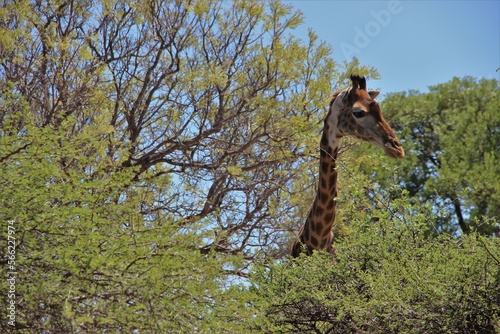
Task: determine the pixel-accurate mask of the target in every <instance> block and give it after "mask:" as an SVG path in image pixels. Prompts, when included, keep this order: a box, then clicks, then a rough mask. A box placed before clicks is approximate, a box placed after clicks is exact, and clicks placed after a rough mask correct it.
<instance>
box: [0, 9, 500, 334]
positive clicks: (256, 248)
mask: <svg viewBox="0 0 500 334" xmlns="http://www.w3.org/2000/svg"><path fill="white" fill-rule="evenodd" d="M301 22H302V18H301V15H300V13H296V12H294V11H293V10H292V8H291V7H290V6H286V5H284V4H282V3H280V2H279V1H234V2H232V3H228V2H222V1H216V0H214V1H196V2H188V1H145V2H141V3H132V2H129V1H121V0H110V1H108V0H106V1H99V2H97V3H96V2H87V1H79V2H62V3H60V2H56V1H45V2H36V1H31V2H30V1H4V2H3V3H2V5H1V8H0V164H1V174H0V185H1V186H2V192H1V195H0V198H1V203H2V205H1V206H0V222H1V224H2V225H1V226H2V227H4V226H5V225H6V223H7V222H9V221H13V222H14V224H15V226H16V233H15V238H16V255H15V257H16V259H15V271H16V273H17V274H16V275H17V276H16V298H15V300H16V329H17V330H19V331H21V332H43V333H95V332H120V333H121V332H125V333H127V332H134V333H163V332H175V333H248V332H252V331H253V332H286V331H289V330H302V329H303V330H309V329H313V328H316V329H318V330H319V331H327V330H328V329H329V328H330V327H331V326H333V325H335V326H337V325H338V326H339V327H335V328H336V329H335V330H337V329H338V330H339V331H341V330H344V329H346V330H347V329H352V330H356V328H358V329H359V330H366V331H373V332H377V331H379V332H380V331H383V330H387V331H389V332H390V331H393V332H396V331H397V330H400V329H401V330H403V329H405V328H409V327H405V326H410V325H409V324H410V322H411V320H412V319H417V320H418V321H417V322H416V323H415V324H414V325H412V326H414V327H412V328H425V327H423V325H422V322H425V323H426V324H429V326H430V327H429V328H430V329H432V330H433V329H434V328H437V327H433V326H441V327H440V328H444V329H446V330H448V329H449V331H451V332H453V331H454V328H456V327H454V326H458V325H457V324H461V325H462V326H464V328H472V329H474V330H476V329H477V330H480V329H484V330H490V329H491V328H492V326H497V325H498V324H497V323H495V321H497V322H498V307H497V306H498V295H497V294H496V291H497V290H498V270H497V269H495V268H496V267H494V266H493V264H498V263H497V262H498V258H499V255H498V244H497V241H496V240H494V239H493V240H489V239H485V238H484V237H481V236H478V235H475V234H471V235H470V236H467V237H464V238H462V239H459V240H453V239H448V238H447V237H445V236H441V237H439V238H436V239H429V238H430V236H431V235H433V234H435V233H434V231H433V230H429V229H428V228H427V227H428V226H432V224H430V223H429V222H431V221H434V220H435V219H438V218H439V215H434V213H435V212H433V208H432V207H429V205H427V204H425V205H413V206H411V205H410V206H408V204H407V203H406V202H405V200H406V197H404V196H403V197H402V199H401V200H400V201H399V202H398V201H394V200H393V199H394V198H399V197H401V192H399V190H398V189H399V186H398V182H399V183H401V181H395V183H394V184H392V186H391V187H387V186H385V185H383V184H382V183H373V182H371V179H370V178H371V177H372V175H370V174H369V172H368V169H367V170H366V173H361V172H360V173H357V172H354V171H358V170H361V168H359V169H356V168H354V167H355V166H369V164H371V163H373V160H375V159H373V156H372V155H367V156H362V157H360V156H357V155H356V154H355V153H356V151H355V150H349V151H347V152H346V148H349V147H351V146H353V144H352V143H351V142H348V141H346V142H345V143H346V145H345V146H344V147H343V148H342V154H341V158H342V162H340V163H339V168H341V172H340V173H339V187H342V188H343V189H345V190H342V191H341V192H340V194H339V201H338V202H339V215H338V216H337V217H338V221H337V222H338V224H337V227H336V231H335V232H336V235H337V236H338V238H337V241H338V248H339V257H338V259H337V263H336V264H335V265H334V264H333V263H332V261H331V259H326V260H325V258H324V257H322V256H313V257H311V258H301V259H299V260H290V261H288V262H286V263H284V264H283V263H282V264H276V263H274V261H275V260H276V259H280V258H283V257H284V256H286V254H287V253H288V252H289V249H288V245H289V242H290V240H291V238H293V237H295V235H296V232H297V230H298V229H299V227H300V225H301V224H302V222H303V221H304V218H305V215H306V214H307V210H308V209H309V205H310V204H311V200H312V198H311V196H314V193H315V185H316V179H315V175H316V174H317V168H318V166H317V165H318V164H317V159H318V153H317V150H318V140H319V134H320V130H321V125H320V123H321V119H322V118H323V117H324V113H325V106H326V105H327V104H328V99H329V95H330V93H331V90H332V86H337V87H338V88H343V87H344V85H345V81H346V79H347V76H348V75H349V74H350V73H349V72H350V71H354V70H355V71H356V72H358V73H360V74H366V75H369V76H371V77H372V78H376V77H377V76H378V73H377V72H376V70H375V69H373V68H370V67H366V66H363V65H361V64H360V63H359V61H358V60H356V59H354V60H353V61H352V62H349V63H345V64H343V66H341V67H340V69H341V70H342V71H345V72H346V73H342V74H341V73H340V72H339V70H338V69H336V68H337V67H338V65H337V64H335V62H334V61H333V60H332V59H331V49H330V48H329V47H328V46H327V45H325V44H324V43H322V42H320V41H318V38H317V36H316V35H315V34H314V33H313V32H312V31H311V32H310V33H309V35H308V38H307V40H305V41H302V40H299V39H298V38H296V37H294V36H293V35H292V34H291V31H293V29H294V28H295V27H297V26H298V25H299V24H301ZM490 88H491V87H490ZM482 93H484V94H489V93H491V92H490V90H488V88H485V89H484V92H482ZM493 95H494V94H493ZM493 95H491V94H490V97H492V98H494V97H495V96H493ZM470 98H471V97H469V96H466V97H464V99H470ZM446 101H447V100H442V101H441V102H440V103H441V104H445V102H446ZM480 102H481V103H483V102H485V101H483V100H481V101H480ZM486 102H487V101H486ZM486 102H485V103H486ZM429 103H430V102H429ZM479 104H480V103H479V102H478V105H479ZM388 106H390V104H388ZM485 106H486V107H485V108H486V109H485V110H488V113H484V114H483V113H477V114H475V115H476V116H477V117H483V116H484V117H485V118H484V120H485V122H486V123H487V124H495V123H494V122H495V120H496V118H495V114H494V113H491V110H492V108H493V109H494V105H492V104H491V103H490V102H488V103H487V104H486V105H485ZM478 108H479V107H478ZM481 108H482V107H481ZM481 108H479V109H480V110H483V109H481ZM389 109H390V108H389ZM462 121H463V119H462V118H460V117H458V116H457V117H455V118H453V119H452V124H453V127H455V128H457V129H460V131H462V132H466V131H469V130H470V131H472V129H470V128H468V127H466V124H467V123H463V122H462ZM486 123H485V124H486ZM488 126H490V125H486V127H488ZM497 127H498V126H497V125H496V127H495V126H494V127H493V128H491V129H490V130H491V133H492V134H493V135H497V131H496V130H497ZM443 131H444V130H443ZM474 133H476V132H473V131H472V132H471V135H472V134H474ZM446 138H447V140H448V142H449V143H450V145H451V143H454V142H456V141H458V140H460V137H452V136H450V137H446ZM488 138H489V137H488ZM495 138H496V137H495ZM495 138H493V139H492V140H491V143H490V142H488V141H485V142H483V141H479V140H477V141H475V142H472V141H470V142H469V141H467V142H464V143H462V146H463V147H457V148H456V152H455V151H449V153H447V152H448V151H446V152H445V154H449V155H450V158H449V159H448V161H449V162H447V163H448V165H443V167H442V169H441V170H440V172H442V174H443V175H446V180H448V181H447V182H448V183H450V184H454V182H455V183H457V182H458V183H460V182H462V183H463V180H462V179H461V178H460V177H462V176H460V177H456V175H455V174H454V173H452V172H453V171H454V170H455V168H457V166H461V164H462V160H459V159H455V160H454V159H453V154H459V153H460V152H461V151H460V150H461V149H464V150H465V149H466V147H467V150H471V149H472V147H473V146H477V145H479V146H480V147H482V149H483V148H484V150H483V151H484V152H485V153H484V154H483V155H480V154H479V153H478V154H476V155H472V156H470V157H469V158H470V159H469V160H470V161H469V160H468V161H469V162H470V163H471V164H474V163H478V162H485V163H486V166H487V168H488V170H487V172H484V173H483V171H482V170H481V168H479V167H475V168H473V169H471V171H474V175H476V176H475V177H477V178H478V179H479V178H480V177H483V179H482V182H483V183H484V184H486V182H487V180H490V179H488V178H487V177H486V173H487V175H489V176H488V177H489V178H494V177H496V176H495V175H497V174H496V173H497V169H495V168H496V167H495V165H494V161H496V159H497V158H498V157H497V155H496V152H493V151H492V148H496V146H495V145H497V143H498V141H495V140H496V139H495ZM434 139H435V138H434V137H433V136H430V139H429V141H430V142H433V140H434ZM444 142H445V141H444V139H443V138H439V143H444ZM448 142H447V143H448ZM469 143H470V145H471V147H468V146H467V145H468V144H469ZM406 144H407V143H406ZM406 144H405V145H406ZM408 147H409V148H410V146H408ZM410 150H411V149H410ZM488 152H489V153H488ZM460 154H461V153H460ZM409 157H410V158H409V159H408V162H409V163H408V164H407V165H404V166H403V169H402V170H403V171H408V172H411V171H412V170H413V169H412V166H411V165H410V163H411V162H415V161H417V159H416V158H415V157H412V156H411V155H409ZM423 165H424V166H426V165H425V164H423ZM378 168H380V170H378V171H381V170H382V169H383V170H387V171H392V172H394V171H395V170H397V169H396V168H395V167H393V166H392V165H390V163H383V164H381V166H380V167H378ZM361 171H362V170H361ZM426 172H427V171H426ZM433 173H436V172H435V171H431V172H427V174H425V175H430V176H433ZM479 174H481V175H479ZM409 179H410V178H409ZM428 179H430V177H427V179H425V180H424V182H427V180H428ZM386 180H387V179H386ZM417 181H418V180H417ZM462 183H460V184H462ZM408 184H409V183H408ZM425 186H426V187H427V184H426V185H425ZM439 186H440V187H442V188H443V189H445V188H446V187H447V183H446V182H445V183H443V184H440V185H439ZM486 186H487V187H486V188H485V189H489V190H492V191H494V190H495V189H496V188H495V187H496V185H494V184H493V185H490V184H489V183H488V184H487V185H486ZM415 187H416V188H418V187H421V188H422V187H423V186H421V185H419V184H417V182H416V183H415ZM468 187H469V188H470V189H472V190H471V193H473V194H474V196H471V197H470V200H471V201H475V202H474V203H476V202H477V203H479V202H478V201H480V200H481V201H486V202H487V203H488V204H487V205H486V209H485V210H486V211H484V210H483V211H484V212H487V213H488V215H490V213H494V210H495V209H494V207H493V205H492V204H491V203H496V202H495V201H496V199H495V198H496V197H495V196H497V194H489V193H482V192H481V191H479V186H478V187H477V188H471V186H470V185H468ZM488 187H491V188H488ZM380 188H385V189H388V191H389V193H388V194H385V193H382V192H381V191H380ZM421 188H418V190H416V191H413V190H412V189H410V188H408V191H409V192H410V194H411V195H414V193H416V192H418V191H420V189H421ZM424 188H425V187H423V188H422V189H424ZM469 188H463V189H462V190H461V191H463V190H464V189H469ZM446 189H448V188H446ZM459 190H460V189H459ZM458 193H459V194H460V193H461V192H460V191H459V192H458ZM412 203H416V202H415V201H414V202H412ZM467 203H468V202H467ZM477 208H478V209H477V210H478V211H477V212H478V214H475V213H473V215H474V218H477V220H476V221H477V223H478V225H480V224H481V223H482V222H484V221H485V220H484V219H483V217H486V216H487V217H490V216H491V215H490V216H488V215H484V214H480V213H481V212H483V211H481V210H482V209H481V208H482V207H480V206H477ZM480 209H481V210H480ZM471 210H472V209H471ZM471 212H473V211H471ZM474 212H476V211H474ZM366 222H376V224H375V225H373V224H371V223H370V224H367V223H366ZM403 222H404V223H403ZM7 233H8V232H7V229H3V230H2V231H0V235H1V237H0V248H1V249H2V250H4V249H7V241H8V240H7V239H6V238H5V236H6V235H7ZM465 255H467V256H468V257H466V258H464V256H465ZM445 258H446V261H445ZM6 259H7V258H6V257H5V256H4V254H2V257H1V258H0V263H1V264H2V266H0V274H1V275H2V277H5V276H6V273H7V271H8V268H7V266H4V264H6V263H8V262H7V260H6ZM492 259H496V261H497V262H494V261H493V260H492ZM269 263H271V265H269ZM448 263H451V264H452V266H451V267H448V266H446V265H445V264H448ZM264 264H267V266H265V265H264ZM422 277H423V278H425V279H427V280H425V281H422V280H419V278H422ZM459 277H461V279H462V280H463V282H459ZM445 278H446V279H450V281H449V282H448V281H447V280H446V279H445ZM430 281H431V282H434V283H435V284H434V285H432V286H431V285H430V283H428V282H430ZM325 284H326V285H325ZM8 289H9V284H8V282H6V280H2V281H1V283H0V295H2V297H3V296H6V295H7V291H8ZM490 291H493V292H492V293H490ZM417 292H418V293H417ZM332 296H333V297H332ZM436 296H437V297H439V298H435V297H436ZM472 299H474V300H475V304H473V303H471V302H470V301H471V300H472ZM393 301H396V303H394V302H393ZM7 303H8V300H7V299H5V298H0V306H1V308H0V318H2V319H6V312H7V311H6V310H7ZM412 307H413V308H412ZM453 310H454V311H453ZM479 310H481V311H479ZM424 311H428V314H427V313H425V312H424ZM437 312H443V313H444V314H446V317H445V320H443V322H439V323H438V322H437V320H436V318H435V317H433V315H435V314H436V313H437ZM453 312H455V313H453ZM461 315H464V317H462V319H465V320H462V322H459V320H458V319H459V318H460V317H459V316H461ZM373 319H375V320H373ZM395 319H396V320H395ZM419 321H420V322H419ZM299 322H300V323H299ZM0 326H1V327H0V328H1V329H2V332H4V331H5V332H8V331H10V330H11V329H12V328H9V327H5V326H7V325H6V323H5V322H2V323H1V324H0ZM356 326H358V327H356ZM418 326H420V327H418ZM471 326H472V327H471ZM474 326H479V327H474ZM481 326H482V327H481ZM415 331H417V330H415Z"/></svg>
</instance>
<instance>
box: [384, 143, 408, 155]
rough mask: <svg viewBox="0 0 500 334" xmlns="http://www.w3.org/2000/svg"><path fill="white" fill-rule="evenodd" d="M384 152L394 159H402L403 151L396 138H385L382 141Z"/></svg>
mask: <svg viewBox="0 0 500 334" xmlns="http://www.w3.org/2000/svg"><path fill="white" fill-rule="evenodd" d="M384 152H385V154H387V156H389V157H391V158H395V159H403V158H404V157H405V151H404V149H403V146H401V143H400V142H399V140H397V139H387V140H386V141H385V143H384Z"/></svg>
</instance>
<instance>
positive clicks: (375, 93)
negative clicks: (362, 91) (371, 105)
mask: <svg viewBox="0 0 500 334" xmlns="http://www.w3.org/2000/svg"><path fill="white" fill-rule="evenodd" d="M378 94H380V92H379V91H378V90H370V91H369V92H368V95H370V97H371V98H372V99H374V98H376V97H377V96H378Z"/></svg>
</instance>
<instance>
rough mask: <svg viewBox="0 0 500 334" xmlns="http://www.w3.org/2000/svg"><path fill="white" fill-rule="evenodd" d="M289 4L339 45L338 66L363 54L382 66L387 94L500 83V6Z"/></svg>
mask: <svg viewBox="0 0 500 334" xmlns="http://www.w3.org/2000/svg"><path fill="white" fill-rule="evenodd" d="M284 3H287V4H291V5H293V6H294V7H295V8H296V9H298V10H300V11H302V12H303V14H304V16H305V24H304V25H303V26H301V27H300V28H299V29H297V30H296V31H295V32H294V34H296V35H297V36H298V37H302V36H305V33H306V32H307V30H308V29H309V28H311V29H312V30H314V31H315V32H316V34H317V35H318V36H319V38H320V39H321V40H323V41H324V42H326V43H328V44H329V45H330V46H332V47H333V58H334V59H335V60H336V61H337V62H342V61H343V60H344V59H350V58H351V57H352V56H356V57H357V58H358V59H359V60H360V61H361V63H362V64H365V65H371V66H374V67H375V68H376V69H377V70H378V71H379V72H380V74H381V80H378V81H371V82H369V83H368V86H369V88H380V89H381V90H382V93H388V92H396V91H403V90H409V89H418V90H420V91H421V92H426V91H427V87H428V86H430V85H435V84H439V83H444V82H447V81H449V80H451V79H452V78H453V77H454V76H458V77H463V76H466V75H470V76H473V77H476V78H483V77H485V78H489V79H492V78H496V79H500V70H499V71H497V69H498V68H499V67H500V0H490V1H456V0H455V1H339V0H323V1H311V0H295V1H290V0H288V1H286V0H284Z"/></svg>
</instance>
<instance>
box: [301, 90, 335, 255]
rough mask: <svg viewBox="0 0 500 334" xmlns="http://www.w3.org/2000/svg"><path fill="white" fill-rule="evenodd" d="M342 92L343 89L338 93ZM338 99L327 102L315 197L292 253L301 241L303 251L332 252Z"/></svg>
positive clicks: (309, 252)
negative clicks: (330, 102)
mask: <svg viewBox="0 0 500 334" xmlns="http://www.w3.org/2000/svg"><path fill="white" fill-rule="evenodd" d="M341 94H342V93H341ZM340 108H341V105H340V103H339V104H337V103H333V102H332V104H331V105H330V111H329V112H328V114H327V116H326V118H325V122H324V127H323V134H322V137H321V143H320V159H319V179H318V188H317V193H316V197H315V199H314V202H313V205H312V208H311V210H310V211H309V214H308V216H307V219H306V222H305V224H304V225H303V226H302V229H301V231H300V232H299V236H298V238H297V240H296V241H295V244H294V246H293V248H292V256H294V257H296V256H298V255H299V253H300V252H301V247H300V244H301V243H302V244H305V245H306V246H307V247H306V253H307V254H311V252H312V250H314V249H316V250H321V249H325V250H326V251H328V252H330V253H332V254H334V250H333V246H332V244H333V233H332V226H333V223H334V221H335V213H336V207H337V202H336V197H337V169H336V167H337V163H336V159H337V153H338V147H339V140H340V137H341V136H342V134H341V132H340V131H339V129H338V118H339V113H340Z"/></svg>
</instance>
